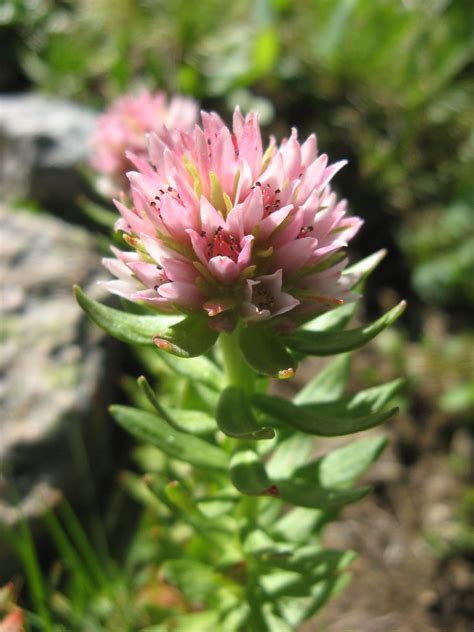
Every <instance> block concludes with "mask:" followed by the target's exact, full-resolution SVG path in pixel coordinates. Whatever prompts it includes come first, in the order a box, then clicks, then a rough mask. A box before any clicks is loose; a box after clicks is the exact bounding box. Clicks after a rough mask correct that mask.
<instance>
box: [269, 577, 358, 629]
mask: <svg viewBox="0 0 474 632" xmlns="http://www.w3.org/2000/svg"><path fill="white" fill-rule="evenodd" d="M350 579H351V575H350V574H349V573H343V574H342V575H335V576H332V577H329V578H328V579H325V580H323V581H321V582H318V583H317V584H316V585H315V586H313V587H312V588H311V589H310V592H311V596H310V597H309V598H302V599H301V598H295V597H282V598H281V599H280V600H279V610H280V612H281V613H282V615H283V616H284V618H285V621H287V622H288V624H289V625H290V626H291V628H292V629H293V630H296V629H298V628H299V627H300V625H301V624H302V623H303V622H304V621H306V620H307V619H309V618H310V617H312V616H313V615H314V613H315V612H317V611H318V610H319V609H320V608H321V607H322V606H323V605H324V604H325V603H326V601H327V600H328V599H330V598H331V597H334V596H336V595H338V594H339V593H340V592H341V591H342V590H344V588H345V587H346V586H347V584H348V583H349V581H350Z"/></svg>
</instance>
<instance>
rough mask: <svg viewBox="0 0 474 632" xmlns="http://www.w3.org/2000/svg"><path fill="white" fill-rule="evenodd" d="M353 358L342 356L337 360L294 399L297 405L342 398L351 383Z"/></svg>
mask: <svg viewBox="0 0 474 632" xmlns="http://www.w3.org/2000/svg"><path fill="white" fill-rule="evenodd" d="M350 364H351V356H350V355H349V354H342V355H340V356H338V357H337V358H335V359H334V360H333V361H332V362H331V363H330V364H328V365H327V366H326V367H325V368H324V369H323V370H322V371H320V372H319V373H318V374H317V375H316V376H315V377H314V378H313V379H312V380H310V381H309V382H308V383H307V384H305V386H303V388H302V389H301V390H300V391H299V392H298V393H297V394H296V395H295V397H294V398H293V403H295V404H307V403H309V402H330V401H333V400H335V399H338V398H339V397H341V396H342V394H343V392H344V389H345V388H346V386H347V383H348V381H349V373H350Z"/></svg>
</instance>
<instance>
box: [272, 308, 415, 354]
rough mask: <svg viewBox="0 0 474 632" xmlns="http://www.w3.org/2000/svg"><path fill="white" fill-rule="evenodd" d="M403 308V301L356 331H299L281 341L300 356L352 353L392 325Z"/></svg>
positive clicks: (283, 337)
mask: <svg viewBox="0 0 474 632" xmlns="http://www.w3.org/2000/svg"><path fill="white" fill-rule="evenodd" d="M405 306H406V303H405V301H401V303H399V304H398V305H396V306H395V307H394V308H392V309H391V310H390V311H389V312H387V313H386V314H384V315H383V316H381V317H380V318H379V319H378V320H376V321H374V322H373V323H371V324H370V325H365V326H364V327H358V328H357V329H350V330H348V331H324V332H323V331H307V330H299V331H296V332H294V333H292V334H287V335H283V336H282V340H283V342H284V343H285V345H286V346H287V347H289V348H290V349H291V350H292V351H295V352H297V353H300V354H302V355H316V356H326V355H333V354H336V353H344V352H346V351H352V350H353V349H358V348H359V347H362V346H363V345H365V344H366V343H367V342H369V341H370V340H372V339H373V338H375V336H377V335H378V334H379V333H380V332H381V331H383V330H384V329H385V328H386V327H389V326H390V325H392V324H393V323H394V322H395V321H396V320H397V318H398V317H399V316H400V315H401V314H402V313H403V311H404V309H405Z"/></svg>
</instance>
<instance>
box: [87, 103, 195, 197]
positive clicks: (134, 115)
mask: <svg viewBox="0 0 474 632" xmlns="http://www.w3.org/2000/svg"><path fill="white" fill-rule="evenodd" d="M197 115H198V107H197V104H196V102H195V101H193V100H192V99H187V98H184V97H178V96H176V97H173V98H171V99H170V101H169V103H168V102H167V98H166V95H165V94H164V93H163V92H157V93H155V94H151V93H149V92H142V93H141V94H139V95H138V96H124V97H122V98H120V99H118V100H117V101H116V102H115V103H114V104H113V105H112V106H111V107H110V108H109V109H108V110H107V111H106V112H105V113H104V114H103V115H102V116H101V117H100V118H99V121H98V125H97V130H96V132H95V134H94V136H93V137H92V149H93V155H92V160H91V164H92V166H93V167H94V168H95V169H96V170H97V171H99V172H100V173H102V174H103V175H104V176H105V179H106V180H107V182H106V185H107V188H108V190H109V191H112V193H116V192H117V191H119V190H120V189H121V188H124V187H127V185H128V181H127V178H126V176H125V173H126V171H128V170H129V169H130V167H131V164H130V162H129V161H128V159H127V157H126V152H127V151H131V152H133V153H134V154H135V155H136V156H139V157H141V158H143V159H146V157H147V141H146V134H147V133H149V132H155V133H157V134H158V135H160V134H162V133H166V134H169V133H170V132H169V131H168V130H175V129H178V130H179V129H183V130H187V131H191V130H192V128H193V125H194V124H195V123H196V120H197ZM164 126H166V132H165V130H164V129H163V127H164ZM171 133H176V132H171Z"/></svg>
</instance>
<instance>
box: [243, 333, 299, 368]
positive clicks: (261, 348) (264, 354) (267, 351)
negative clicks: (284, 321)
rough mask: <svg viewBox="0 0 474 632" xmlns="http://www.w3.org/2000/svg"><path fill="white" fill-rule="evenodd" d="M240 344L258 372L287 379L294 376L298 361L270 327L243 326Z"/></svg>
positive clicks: (245, 355)
mask: <svg viewBox="0 0 474 632" xmlns="http://www.w3.org/2000/svg"><path fill="white" fill-rule="evenodd" d="M239 345H240V348H241V350H242V353H243V354H244V357H245V359H246V360H247V362H248V363H249V364H250V366H251V367H252V368H253V369H255V371H257V372H258V373H263V374H264V375H270V376H272V377H278V378H280V379H286V378H289V377H293V375H294V374H295V370H296V361H295V359H294V358H293V357H292V356H291V355H290V354H289V353H288V351H287V350H286V349H285V347H284V346H283V345H282V344H281V342H280V341H279V339H278V338H277V337H276V335H275V334H274V333H273V332H272V331H271V330H270V328H268V327H264V326H259V325H251V326H249V327H242V328H241V330H240V335H239Z"/></svg>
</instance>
